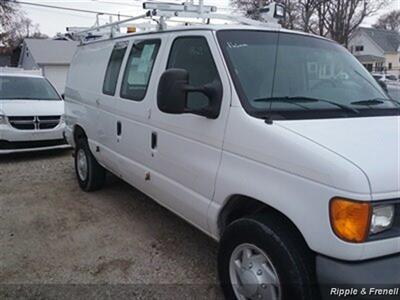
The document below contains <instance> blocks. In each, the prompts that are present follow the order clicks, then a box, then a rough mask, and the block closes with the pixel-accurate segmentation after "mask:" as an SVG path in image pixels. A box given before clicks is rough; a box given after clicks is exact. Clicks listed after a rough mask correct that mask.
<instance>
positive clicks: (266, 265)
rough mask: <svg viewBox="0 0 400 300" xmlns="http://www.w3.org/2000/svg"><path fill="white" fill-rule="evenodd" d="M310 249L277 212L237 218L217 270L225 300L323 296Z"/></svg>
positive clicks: (303, 299)
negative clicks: (318, 287)
mask: <svg viewBox="0 0 400 300" xmlns="http://www.w3.org/2000/svg"><path fill="white" fill-rule="evenodd" d="M314 270H315V267H314V259H313V255H312V253H311V251H310V250H309V249H308V248H307V246H306V245H305V242H304V241H303V240H302V238H301V237H299V236H298V234H295V233H293V228H291V227H289V226H287V225H286V224H285V223H284V222H282V220H281V219H280V218H279V217H277V216H275V215H272V216H268V217H267V216H264V215H259V216H255V217H250V218H243V219H240V220H238V221H235V222H234V223H232V224H231V225H229V226H228V228H227V229H226V230H225V232H224V234H223V236H222V238H221V241H220V246H219V252H218V272H219V277H220V281H221V286H222V289H223V292H224V294H225V297H226V299H229V300H230V299H237V300H247V299H260V300H291V299H299V300H312V299H319V295H318V289H317V287H316V285H315V276H314Z"/></svg>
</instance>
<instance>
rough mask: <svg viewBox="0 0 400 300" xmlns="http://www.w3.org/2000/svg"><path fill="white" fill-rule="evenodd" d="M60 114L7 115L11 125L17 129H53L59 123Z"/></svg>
mask: <svg viewBox="0 0 400 300" xmlns="http://www.w3.org/2000/svg"><path fill="white" fill-rule="evenodd" d="M60 119H61V117H60V116H32V117H31V116H29V117H8V121H9V122H10V124H11V126H12V127H14V128H16V129H19V130H45V129H53V128H55V127H57V126H58V124H60Z"/></svg>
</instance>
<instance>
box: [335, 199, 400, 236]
mask: <svg viewBox="0 0 400 300" xmlns="http://www.w3.org/2000/svg"><path fill="white" fill-rule="evenodd" d="M394 218H395V206H394V205H378V204H377V205H375V204H374V203H370V202H361V201H354V200H348V199H343V198H334V199H332V200H331V203H330V219H331V225H332V229H333V231H334V232H335V234H336V235H337V236H338V237H339V238H340V239H342V240H344V241H346V242H351V243H363V242H366V241H367V240H368V239H369V238H371V237H373V236H374V235H376V234H378V233H381V232H383V231H386V230H389V229H391V228H392V226H393V222H394Z"/></svg>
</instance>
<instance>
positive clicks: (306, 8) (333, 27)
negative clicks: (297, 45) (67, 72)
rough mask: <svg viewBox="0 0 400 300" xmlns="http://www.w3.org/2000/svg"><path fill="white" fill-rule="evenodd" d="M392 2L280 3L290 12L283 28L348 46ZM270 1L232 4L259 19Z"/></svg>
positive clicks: (304, 0) (243, 0)
mask: <svg viewBox="0 0 400 300" xmlns="http://www.w3.org/2000/svg"><path fill="white" fill-rule="evenodd" d="M390 1H392V0H281V1H280V2H282V3H283V4H285V5H286V8H287V16H286V20H285V21H284V22H283V25H284V27H286V28H290V29H300V30H303V31H305V32H313V33H316V34H319V35H321V36H328V37H330V38H332V39H334V40H335V41H337V42H339V43H341V44H343V45H346V46H347V44H348V41H349V38H350V35H351V34H352V33H353V32H354V30H355V29H357V27H359V26H360V25H361V23H362V22H363V21H364V20H365V18H366V17H369V16H371V15H373V14H375V13H376V12H377V11H379V9H381V8H382V6H384V5H385V4H386V3H388V2H390ZM267 2H270V1H267V0H232V4H233V5H234V6H236V7H237V8H239V9H242V10H243V11H245V13H246V15H247V16H248V17H251V18H253V19H259V18H260V15H259V12H258V9H259V8H261V7H263V6H265V5H266V4H267Z"/></svg>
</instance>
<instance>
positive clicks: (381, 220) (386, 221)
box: [369, 205, 394, 234]
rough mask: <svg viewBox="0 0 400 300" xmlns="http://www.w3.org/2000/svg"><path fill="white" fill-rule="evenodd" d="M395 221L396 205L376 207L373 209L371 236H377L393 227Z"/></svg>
mask: <svg viewBox="0 0 400 300" xmlns="http://www.w3.org/2000/svg"><path fill="white" fill-rule="evenodd" d="M393 221H394V205H385V206H376V207H373V208H372V217H371V228H370V230H369V232H370V234H377V233H380V232H382V231H385V230H388V229H390V228H391V227H392V225H393Z"/></svg>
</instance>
